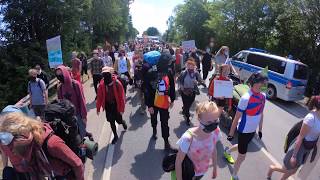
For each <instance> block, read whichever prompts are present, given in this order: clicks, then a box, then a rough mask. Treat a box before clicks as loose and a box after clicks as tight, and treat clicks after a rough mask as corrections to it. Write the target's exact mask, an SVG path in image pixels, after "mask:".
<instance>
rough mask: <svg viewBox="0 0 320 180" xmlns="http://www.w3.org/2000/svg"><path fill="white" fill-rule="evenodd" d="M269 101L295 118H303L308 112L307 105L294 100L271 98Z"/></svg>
mask: <svg viewBox="0 0 320 180" xmlns="http://www.w3.org/2000/svg"><path fill="white" fill-rule="evenodd" d="M270 102H271V103H273V104H274V105H276V106H278V107H280V108H281V109H283V110H285V111H286V112H288V113H290V114H291V115H293V116H295V117H297V118H304V117H305V116H306V115H307V114H308V113H309V111H308V109H307V107H305V106H303V105H302V104H299V103H296V102H287V101H284V100H281V99H276V100H271V101H270Z"/></svg>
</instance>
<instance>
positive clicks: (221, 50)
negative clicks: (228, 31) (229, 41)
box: [217, 46, 229, 56]
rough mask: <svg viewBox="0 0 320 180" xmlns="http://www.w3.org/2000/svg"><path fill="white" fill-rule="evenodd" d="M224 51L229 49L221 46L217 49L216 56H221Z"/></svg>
mask: <svg viewBox="0 0 320 180" xmlns="http://www.w3.org/2000/svg"><path fill="white" fill-rule="evenodd" d="M226 49H229V47H228V46H222V47H221V48H220V49H219V51H218V52H217V56H218V55H222V52H224V51H225V50H226Z"/></svg>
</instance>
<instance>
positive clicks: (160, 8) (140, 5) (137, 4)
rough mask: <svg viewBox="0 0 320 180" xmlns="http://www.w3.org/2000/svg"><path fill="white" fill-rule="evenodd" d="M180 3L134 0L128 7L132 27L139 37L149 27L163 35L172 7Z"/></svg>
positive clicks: (176, 1) (180, 0)
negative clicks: (138, 33) (156, 29)
mask: <svg viewBox="0 0 320 180" xmlns="http://www.w3.org/2000/svg"><path fill="white" fill-rule="evenodd" d="M182 2H183V0H135V1H134V3H133V4H132V5H131V6H130V13H131V15H132V21H133V26H134V27H135V28H137V29H138V31H139V32H140V35H141V34H142V32H143V31H145V30H146V29H147V28H148V27H151V26H154V27H156V28H158V29H159V31H160V32H161V33H164V32H165V30H166V29H167V24H166V21H167V19H168V17H169V16H170V15H171V14H172V11H173V9H174V7H175V6H176V5H178V4H179V3H182Z"/></svg>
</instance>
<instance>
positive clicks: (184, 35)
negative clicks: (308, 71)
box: [164, 0, 320, 81]
mask: <svg viewBox="0 0 320 180" xmlns="http://www.w3.org/2000/svg"><path fill="white" fill-rule="evenodd" d="M319 11H320V1H319V0H214V1H206V0H186V1H185V3H184V4H182V5H178V6H177V7H176V8H175V10H174V14H175V16H173V17H170V18H169V19H168V23H167V25H168V30H167V31H166V33H165V36H164V37H165V38H166V40H167V41H169V42H176V43H180V42H181V41H183V40H188V39H195V40H196V44H197V47H198V48H204V47H205V46H207V45H208V41H209V39H210V37H213V38H214V40H215V47H214V50H218V49H219V48H220V47H221V46H222V45H227V46H229V47H230V48H231V52H232V53H236V52H238V51H239V50H242V49H247V48H250V47H256V48H262V49H266V50H268V51H269V52H271V53H274V54H278V55H281V56H288V55H289V54H291V55H293V56H294V57H295V58H296V59H300V60H301V61H302V62H304V63H306V64H308V65H310V67H311V68H312V69H313V73H315V74H317V73H318V72H319V70H320V65H319V63H318V62H319V59H320V33H319V32H320V13H319ZM313 77H315V76H314V74H313V75H312V76H311V81H314V80H313V79H312V78H313Z"/></svg>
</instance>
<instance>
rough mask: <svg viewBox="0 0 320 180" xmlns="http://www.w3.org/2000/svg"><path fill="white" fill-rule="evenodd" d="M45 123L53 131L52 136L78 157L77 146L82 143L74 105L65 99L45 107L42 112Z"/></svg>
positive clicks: (45, 144) (45, 143)
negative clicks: (57, 137)
mask: <svg viewBox="0 0 320 180" xmlns="http://www.w3.org/2000/svg"><path fill="white" fill-rule="evenodd" d="M44 114H45V121H46V122H47V123H48V124H49V125H50V127H51V128H52V129H53V131H54V134H55V135H57V136H59V137H60V138H61V139H62V140H63V141H64V142H65V143H66V145H67V146H68V147H69V148H70V149H71V150H72V151H73V152H74V153H75V154H77V155H78V156H79V146H80V144H81V143H82V139H81V136H80V134H79V128H78V125H77V118H76V116H75V107H74V105H73V104H72V103H71V102H70V101H69V100H66V99H63V100H55V101H54V102H52V103H51V104H49V105H47V107H46V108H45V111H44ZM51 136H52V134H51V135H49V136H48V137H47V138H46V140H45V142H44V150H45V148H47V147H46V146H47V141H48V139H49V138H50V137H51Z"/></svg>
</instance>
